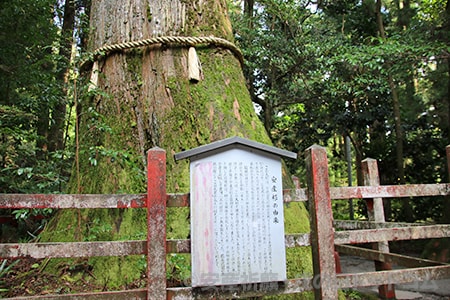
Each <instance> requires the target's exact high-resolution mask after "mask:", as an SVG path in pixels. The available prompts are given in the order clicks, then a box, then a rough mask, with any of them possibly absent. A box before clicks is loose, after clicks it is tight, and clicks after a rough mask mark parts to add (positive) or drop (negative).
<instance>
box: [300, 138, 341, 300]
mask: <svg viewBox="0 0 450 300" xmlns="http://www.w3.org/2000/svg"><path fill="white" fill-rule="evenodd" d="M306 169H307V174H309V176H307V180H308V187H309V188H308V199H309V201H308V202H309V213H310V220H311V236H310V239H311V248H312V253H313V270H314V276H315V277H320V280H321V284H320V285H319V286H315V288H314V295H315V298H316V299H323V300H327V299H329V300H334V299H337V298H338V291H337V286H336V262H335V260H334V228H333V223H332V220H333V212H332V210H331V198H330V189H329V186H330V183H329V178H328V159H327V153H326V150H325V148H323V147H320V146H317V145H314V146H312V147H309V148H308V149H307V150H306Z"/></svg>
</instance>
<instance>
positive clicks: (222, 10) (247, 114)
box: [43, 0, 311, 287]
mask: <svg viewBox="0 0 450 300" xmlns="http://www.w3.org/2000/svg"><path fill="white" fill-rule="evenodd" d="M90 22H91V23H90V27H91V28H92V30H93V31H92V33H91V36H90V40H89V49H88V50H89V51H94V50H95V49H98V48H100V47H102V46H104V45H109V44H117V43H123V42H129V41H137V40H143V39H148V38H152V37H156V36H194V37H196V36H215V37H220V38H223V39H226V40H228V41H232V40H233V35H232V29H231V25H230V22H229V19H228V17H227V4H226V1H225V0H208V1H204V0H189V1H185V0H178V1H177V0H170V1H169V0H166V1H161V0H121V1H118V0H116V1H114V0H92V6H91V21H90ZM188 50H189V49H188V48H187V47H181V46H173V45H154V46H149V47H142V48H134V49H131V50H125V51H118V52H113V53H110V54H108V55H106V56H105V57H104V58H103V59H101V60H100V61H99V80H98V84H97V88H96V90H95V91H96V92H94V93H92V92H91V95H90V96H88V97H84V98H83V99H82V100H81V102H80V107H81V109H80V112H79V119H80V125H79V148H78V154H79V155H78V157H79V158H78V159H77V163H76V167H75V168H74V172H73V176H72V180H71V187H70V190H69V192H71V193H76V192H81V193H143V192H145V184H146V183H145V176H144V175H145V174H143V170H145V153H146V151H147V150H148V149H150V148H152V147H154V146H158V147H160V148H163V149H165V150H166V152H167V155H168V157H167V163H168V165H167V176H168V177H167V180H168V182H167V189H168V192H188V190H189V175H188V163H187V162H178V163H175V162H174V159H173V154H174V153H177V152H180V151H182V150H186V149H191V148H194V147H197V146H199V145H203V144H207V143H209V142H212V141H215V140H219V139H222V138H226V137H229V136H233V135H240V136H243V137H247V138H250V139H254V140H257V141H259V142H263V143H270V140H269V138H268V136H267V133H266V131H265V129H264V126H263V125H262V124H261V122H260V121H259V119H258V117H257V115H256V114H255V112H254V110H253V105H252V102H251V101H250V96H249V93H248V91H247V88H246V84H245V79H244V77H243V73H242V70H241V67H242V66H241V64H240V62H239V60H238V59H237V57H236V56H235V54H233V53H232V52H231V51H230V50H228V49H225V48H222V47H216V46H209V47H198V48H197V54H198V57H199V60H200V62H201V68H202V78H201V80H200V81H191V80H189V77H188ZM92 94H94V95H92ZM292 207H294V208H295V212H296V214H295V215H291V216H290V217H289V212H288V213H287V219H290V221H289V222H288V224H287V230H288V231H289V230H290V231H297V232H299V231H303V232H306V231H308V230H309V221H308V217H307V213H306V210H304V208H303V205H297V204H293V205H292ZM168 218H169V221H170V220H171V221H172V222H171V223H170V224H168V237H178V238H183V237H186V235H187V234H188V230H189V228H188V225H187V224H188V223H187V222H179V220H173V219H174V218H175V219H176V218H184V219H186V215H184V216H180V214H179V213H173V211H169V215H168ZM290 228H296V229H295V230H294V229H290ZM145 236H146V228H145V212H144V211H141V210H137V209H134V210H132V209H130V210H89V211H82V212H77V211H74V212H72V211H70V212H65V213H64V212H62V213H60V214H59V215H58V216H57V218H55V220H53V222H52V223H51V224H50V226H49V228H48V229H47V230H46V232H44V234H43V238H44V240H55V239H56V240H63V241H69V240H99V239H103V240H105V239H143V238H144V237H145ZM298 253H306V254H304V255H302V256H303V257H301V258H300V257H299V258H298V262H295V259H294V264H297V265H301V264H304V265H305V266H306V267H297V268H296V271H295V272H296V274H295V275H297V276H298V275H299V274H301V273H302V272H306V273H308V272H309V271H305V270H310V265H311V262H310V256H309V254H308V250H302V251H301V252H298ZM144 261H145V260H144ZM64 263H66V262H61V264H64ZM89 264H90V265H91V266H92V267H93V271H92V272H93V274H94V275H95V278H96V279H97V281H99V282H101V283H102V284H105V285H108V286H110V287H118V286H123V285H124V284H126V283H127V282H130V281H133V280H135V279H136V278H138V277H139V276H140V272H139V271H140V270H139V268H140V267H141V268H142V258H140V257H136V258H107V259H105V258H101V259H99V258H96V259H91V260H89ZM49 266H51V267H55V266H56V267H57V265H55V264H49ZM49 268H50V267H49Z"/></svg>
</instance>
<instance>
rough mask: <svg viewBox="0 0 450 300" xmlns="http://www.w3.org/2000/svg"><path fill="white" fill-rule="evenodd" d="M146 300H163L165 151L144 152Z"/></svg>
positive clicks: (164, 290)
mask: <svg viewBox="0 0 450 300" xmlns="http://www.w3.org/2000/svg"><path fill="white" fill-rule="evenodd" d="M147 180H148V182H147V278H148V282H147V299H152V300H166V298H167V297H166V197H167V195H166V151H164V150H163V149H160V148H157V147H156V148H152V149H150V150H149V151H148V153H147Z"/></svg>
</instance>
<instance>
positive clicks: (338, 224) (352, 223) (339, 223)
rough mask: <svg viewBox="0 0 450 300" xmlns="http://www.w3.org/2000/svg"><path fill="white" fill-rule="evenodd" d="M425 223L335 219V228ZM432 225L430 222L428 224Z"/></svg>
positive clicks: (401, 225) (421, 224)
mask: <svg viewBox="0 0 450 300" xmlns="http://www.w3.org/2000/svg"><path fill="white" fill-rule="evenodd" d="M424 225H427V224H423V223H403V222H371V221H357V220H334V221H333V226H334V228H335V229H343V230H354V229H376V228H397V227H410V226H424ZM428 225H430V224H428Z"/></svg>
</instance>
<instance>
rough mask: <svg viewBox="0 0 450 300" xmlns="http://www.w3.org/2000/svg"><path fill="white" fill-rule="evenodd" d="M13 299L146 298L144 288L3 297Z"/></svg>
mask: <svg viewBox="0 0 450 300" xmlns="http://www.w3.org/2000/svg"><path fill="white" fill-rule="evenodd" d="M4 299H5V300H6V299H14V300H39V299H46V300H128V299H130V300H144V299H147V290H146V289H135V290H127V291H111V292H97V293H78V294H66V295H43V296H26V297H14V298H4Z"/></svg>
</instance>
